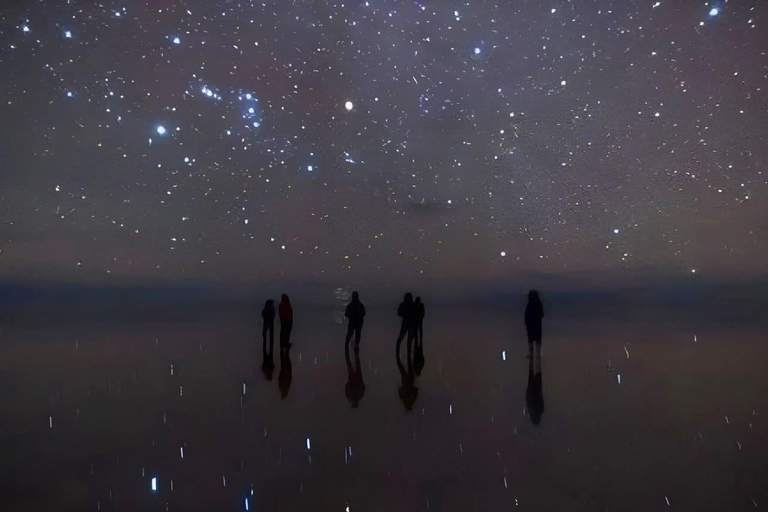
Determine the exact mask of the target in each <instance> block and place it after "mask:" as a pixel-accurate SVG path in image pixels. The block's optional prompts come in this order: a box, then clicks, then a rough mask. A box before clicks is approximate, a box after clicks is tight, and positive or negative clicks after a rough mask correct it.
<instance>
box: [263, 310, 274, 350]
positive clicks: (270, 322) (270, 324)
mask: <svg viewBox="0 0 768 512" xmlns="http://www.w3.org/2000/svg"><path fill="white" fill-rule="evenodd" d="M261 320H262V328H261V337H262V338H263V342H262V345H261V347H262V350H263V352H264V354H267V332H269V356H270V357H272V349H273V348H274V346H275V302H274V301H273V300H272V299H269V300H268V301H267V302H266V303H265V304H264V309H262V310H261Z"/></svg>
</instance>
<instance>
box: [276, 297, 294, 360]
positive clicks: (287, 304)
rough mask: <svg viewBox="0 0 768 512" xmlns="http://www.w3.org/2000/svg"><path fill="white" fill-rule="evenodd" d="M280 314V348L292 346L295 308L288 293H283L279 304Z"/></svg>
mask: <svg viewBox="0 0 768 512" xmlns="http://www.w3.org/2000/svg"><path fill="white" fill-rule="evenodd" d="M278 313H279V314H280V348H285V347H290V346H291V331H292V330H293V308H292V307H291V301H290V300H289V299H288V295H286V294H283V297H282V299H281V300H280V306H278Z"/></svg>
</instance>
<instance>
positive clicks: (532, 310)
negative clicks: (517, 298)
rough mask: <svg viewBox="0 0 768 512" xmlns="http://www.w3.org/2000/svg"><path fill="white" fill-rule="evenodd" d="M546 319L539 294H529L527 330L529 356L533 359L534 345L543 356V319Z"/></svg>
mask: <svg viewBox="0 0 768 512" xmlns="http://www.w3.org/2000/svg"><path fill="white" fill-rule="evenodd" d="M542 318H544V306H543V305H542V304H541V299H540V298H539V292H537V291H536V290H531V291H529V292H528V305H527V306H525V329H526V330H527V331H528V356H529V357H533V344H534V342H535V343H536V348H537V349H538V351H539V354H541V319H542Z"/></svg>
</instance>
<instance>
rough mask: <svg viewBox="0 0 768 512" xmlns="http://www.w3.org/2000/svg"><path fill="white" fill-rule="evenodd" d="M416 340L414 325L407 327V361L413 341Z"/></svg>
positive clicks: (409, 359) (409, 357) (409, 358)
mask: <svg viewBox="0 0 768 512" xmlns="http://www.w3.org/2000/svg"><path fill="white" fill-rule="evenodd" d="M415 340H416V327H411V328H409V329H408V361H411V350H412V349H413V342H414V341H415Z"/></svg>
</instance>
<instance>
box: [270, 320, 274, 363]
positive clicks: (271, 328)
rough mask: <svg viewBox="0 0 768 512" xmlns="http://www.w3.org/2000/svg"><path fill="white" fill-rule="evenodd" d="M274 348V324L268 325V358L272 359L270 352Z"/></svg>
mask: <svg viewBox="0 0 768 512" xmlns="http://www.w3.org/2000/svg"><path fill="white" fill-rule="evenodd" d="M274 348H275V322H272V323H270V324H269V357H272V351H273V350H274Z"/></svg>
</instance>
